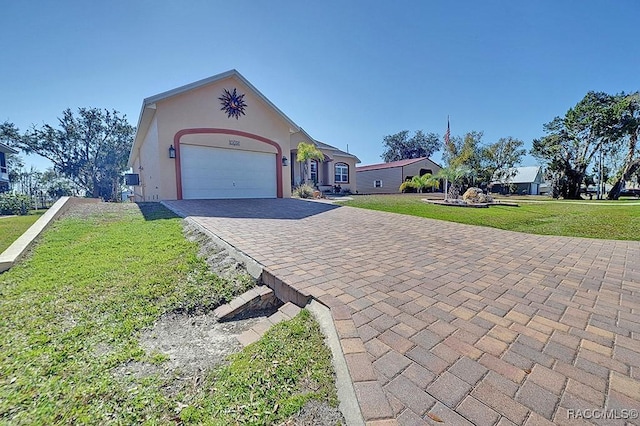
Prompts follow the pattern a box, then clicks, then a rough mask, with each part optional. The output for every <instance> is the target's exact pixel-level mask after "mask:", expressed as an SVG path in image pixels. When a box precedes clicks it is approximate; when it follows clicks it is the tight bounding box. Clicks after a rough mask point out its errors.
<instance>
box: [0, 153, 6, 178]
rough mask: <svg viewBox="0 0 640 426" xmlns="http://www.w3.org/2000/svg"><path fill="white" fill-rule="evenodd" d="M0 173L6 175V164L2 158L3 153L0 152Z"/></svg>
mask: <svg viewBox="0 0 640 426" xmlns="http://www.w3.org/2000/svg"><path fill="white" fill-rule="evenodd" d="M0 173H7V163H6V160H5V158H4V152H0Z"/></svg>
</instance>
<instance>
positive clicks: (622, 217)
mask: <svg viewBox="0 0 640 426" xmlns="http://www.w3.org/2000/svg"><path fill="white" fill-rule="evenodd" d="M422 198H424V197H423V196H421V194H402V195H400V194H398V195H363V196H356V197H354V199H353V200H352V201H344V202H341V204H343V205H346V206H352V207H359V208H365V209H372V210H382V211H387V212H394V213H401V214H408V215H413V216H420V217H426V218H430V219H439V220H447V221H450V222H458V223H466V224H469V225H480V226H489V227H492V228H498V229H505V230H510V231H518V232H526V233H530V234H543V235H563V236H571V237H587V238H600V239H615V240H636V241H638V240H640V205H638V204H637V203H634V202H632V201H618V202H615V204H614V203H613V202H597V201H593V202H583V203H578V202H575V201H569V200H567V201H559V202H558V201H540V202H535V203H534V202H531V203H529V202H524V201H525V200H520V199H508V201H515V202H517V203H519V205H520V207H507V206H491V207H489V208H488V209H474V208H461V207H450V206H441V205H434V204H428V203H426V202H424V201H421V199H422Z"/></svg>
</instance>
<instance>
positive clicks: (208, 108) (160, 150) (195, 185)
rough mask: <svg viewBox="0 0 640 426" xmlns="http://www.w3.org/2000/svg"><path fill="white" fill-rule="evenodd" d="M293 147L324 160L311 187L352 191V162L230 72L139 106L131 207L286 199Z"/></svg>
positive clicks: (294, 169) (293, 176) (294, 168)
mask: <svg viewBox="0 0 640 426" xmlns="http://www.w3.org/2000/svg"><path fill="white" fill-rule="evenodd" d="M299 142H307V143H309V142H310V143H314V144H315V145H316V146H317V147H318V148H319V149H320V150H321V151H322V152H323V153H324V154H325V158H324V160H323V161H319V162H315V163H314V164H313V165H312V168H311V172H312V173H311V174H312V177H313V178H314V179H315V181H316V182H317V183H318V185H331V186H333V185H337V184H340V185H341V186H342V188H348V189H352V190H353V191H355V184H356V173H355V165H356V163H358V162H359V160H358V158H357V157H355V156H354V155H351V154H349V153H346V152H343V151H341V150H339V149H337V148H335V147H333V146H331V145H327V144H324V143H321V142H318V141H316V140H314V139H313V138H311V137H310V136H309V135H308V134H307V133H306V132H305V131H304V130H303V129H302V128H301V127H300V126H298V125H297V124H296V123H294V122H293V121H292V120H291V119H290V118H289V117H287V116H286V115H285V114H284V113H283V112H282V111H280V110H279V109H278V108H277V107H276V106H275V105H274V104H273V103H271V101H269V100H268V99H267V98H266V97H265V96H264V95H263V94H262V93H260V92H259V91H258V89H256V88H255V87H254V86H253V85H252V84H251V83H249V81H247V80H246V79H245V78H244V77H243V76H242V75H241V74H240V73H239V72H238V71H236V70H231V71H227V72H224V73H222V74H218V75H215V76H213V77H210V78H206V79H204V80H200V81H197V82H195V83H191V84H188V85H186V86H182V87H178V88H176V89H173V90H170V91H168V92H164V93H160V94H158V95H156V96H152V97H150V98H147V99H145V100H144V101H143V103H142V111H141V112H140V118H139V120H138V128H137V132H136V136H135V140H134V144H133V147H132V149H131V153H130V155H129V167H131V169H132V171H133V173H132V174H131V175H129V176H127V180H128V183H129V184H131V186H132V188H133V193H134V200H135V201H157V200H176V199H177V200H181V199H215V198H276V197H277V198H282V197H290V196H291V190H292V186H293V185H295V184H297V183H299V181H300V180H301V177H300V167H299V166H298V164H297V163H296V161H295V159H296V147H297V145H298V143H299Z"/></svg>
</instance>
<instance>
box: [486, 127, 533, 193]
mask: <svg viewBox="0 0 640 426" xmlns="http://www.w3.org/2000/svg"><path fill="white" fill-rule="evenodd" d="M523 146H524V142H523V141H521V140H520V139H515V138H512V137H511V136H509V137H506V138H500V139H498V141H497V142H495V143H492V144H489V145H487V146H485V147H483V148H482V151H481V154H480V160H481V164H482V169H481V170H482V172H481V173H482V175H481V176H479V178H480V179H481V180H483V181H486V182H487V183H491V181H493V180H499V181H504V180H506V179H509V178H511V177H513V176H515V166H516V165H517V164H520V161H521V160H522V157H523V156H524V155H525V154H526V153H527V151H526V150H525V149H524V148H523Z"/></svg>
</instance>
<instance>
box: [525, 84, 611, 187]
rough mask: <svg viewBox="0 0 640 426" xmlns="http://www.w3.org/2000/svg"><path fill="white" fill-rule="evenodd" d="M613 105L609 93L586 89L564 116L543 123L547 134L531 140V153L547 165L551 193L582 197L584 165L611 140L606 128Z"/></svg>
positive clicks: (609, 122)
mask: <svg viewBox="0 0 640 426" xmlns="http://www.w3.org/2000/svg"><path fill="white" fill-rule="evenodd" d="M614 104H615V98H614V97H613V96H611V95H608V94H606V93H603V92H589V93H587V94H586V95H585V97H584V98H583V99H582V100H581V101H580V102H578V103H577V104H576V106H574V107H573V108H571V109H569V110H568V111H567V113H566V114H565V116H564V117H556V118H555V119H554V120H552V121H551V122H549V123H547V124H545V125H544V130H545V133H547V134H546V135H545V136H543V137H542V138H540V139H536V140H534V141H533V147H532V149H531V154H532V155H533V156H534V157H536V158H538V159H540V160H541V161H542V162H544V163H545V164H546V166H547V171H548V172H549V173H550V174H551V177H552V184H553V188H552V190H553V195H554V196H556V197H557V196H562V197H563V198H568V199H579V198H581V197H580V190H581V185H582V183H583V181H584V178H585V176H586V174H587V167H588V166H589V164H590V163H591V162H592V160H593V159H594V156H595V154H596V153H598V152H599V151H600V150H601V149H602V150H606V149H610V147H611V144H612V143H613V138H611V137H610V135H609V129H610V128H611V125H612V115H611V113H612V106H613V105H614Z"/></svg>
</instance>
